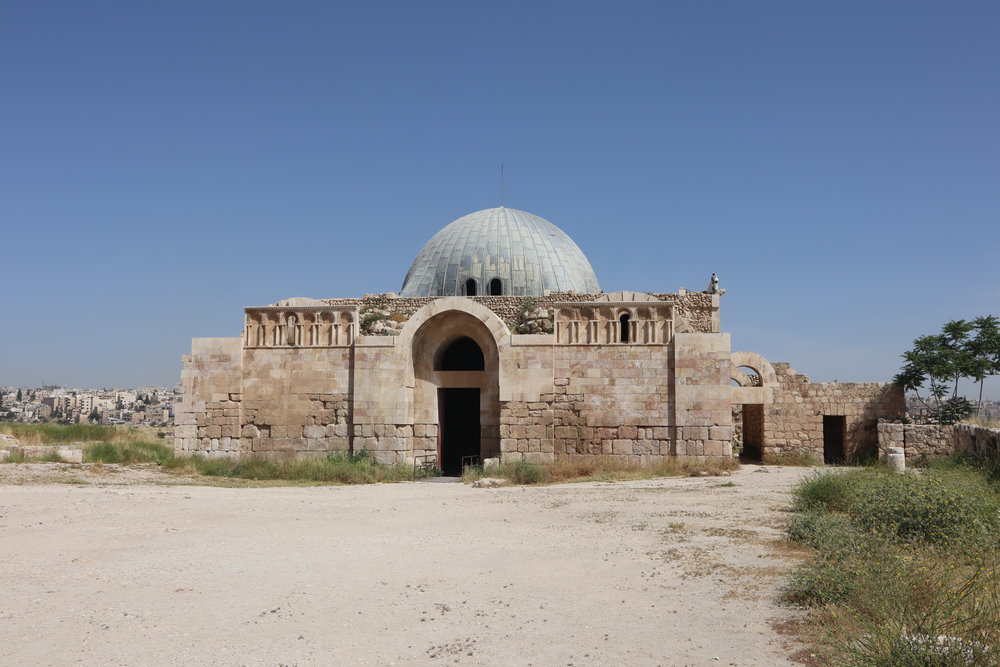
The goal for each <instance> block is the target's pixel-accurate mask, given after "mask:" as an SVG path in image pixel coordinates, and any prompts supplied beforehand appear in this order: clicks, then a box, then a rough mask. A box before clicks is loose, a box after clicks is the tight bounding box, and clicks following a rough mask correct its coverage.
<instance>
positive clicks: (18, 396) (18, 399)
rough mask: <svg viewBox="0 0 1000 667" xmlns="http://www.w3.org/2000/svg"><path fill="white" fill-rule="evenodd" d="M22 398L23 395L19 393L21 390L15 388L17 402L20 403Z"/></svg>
mask: <svg viewBox="0 0 1000 667" xmlns="http://www.w3.org/2000/svg"><path fill="white" fill-rule="evenodd" d="M23 399H24V395H23V394H22V393H21V390H20V389H18V390H17V402H18V403H20V402H21V401H22V400H23Z"/></svg>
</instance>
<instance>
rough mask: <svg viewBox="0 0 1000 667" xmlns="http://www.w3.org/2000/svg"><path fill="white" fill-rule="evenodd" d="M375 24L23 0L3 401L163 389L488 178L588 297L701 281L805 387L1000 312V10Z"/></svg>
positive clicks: (327, 293)
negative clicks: (584, 280)
mask: <svg viewBox="0 0 1000 667" xmlns="http://www.w3.org/2000/svg"><path fill="white" fill-rule="evenodd" d="M389 7H390V8H391V10H392V11H386V8H385V7H381V6H380V7H331V6H327V5H325V4H318V3H317V4H311V3H304V4H302V5H300V6H298V7H297V8H296V10H295V11H291V10H289V9H288V8H280V7H277V6H273V5H269V4H266V3H219V4H213V5H211V6H200V5H198V6H196V5H185V4H183V3H179V4H176V5H174V4H172V5H170V6H169V7H168V6H162V7H149V6H146V7H139V6H136V5H134V4H131V3H124V2H108V3H103V4H101V5H93V6H87V7H84V6H61V7H60V8H59V9H58V10H53V9H52V8H51V7H44V6H40V5H37V4H34V3H15V4H14V5H12V6H10V8H9V9H8V11H7V12H6V16H5V19H6V20H5V21H4V22H3V25H0V54H2V55H4V56H5V58H4V59H5V61H6V62H16V63H18V66H17V67H16V68H10V69H9V70H8V71H7V72H6V73H5V74H4V75H3V76H4V83H5V89H6V90H7V92H8V99H9V102H8V106H7V108H6V109H5V116H6V118H7V122H6V123H4V124H3V125H2V126H0V138H2V141H3V145H4V147H5V149H4V151H3V152H2V155H0V220H2V221H3V223H4V224H3V228H4V231H5V247H6V248H7V249H8V257H7V261H6V262H5V269H6V270H5V271H4V273H3V275H4V277H5V278H6V280H5V281H4V283H5V287H6V288H7V290H6V293H7V297H8V300H9V301H10V302H12V303H13V304H14V308H9V316H8V318H7V320H6V326H4V327H0V384H5V385H12V386H28V385H39V384H41V382H42V380H46V381H48V382H49V383H60V384H66V385H78V386H83V387H86V386H138V385H164V386H174V385H175V384H176V383H177V380H178V378H179V375H180V368H181V363H180V356H181V355H182V354H185V353H187V352H188V350H189V346H190V338H191V337H215V336H234V335H239V333H240V331H239V329H240V323H241V321H242V308H243V307H244V306H245V305H249V304H256V305H265V304H268V303H273V302H275V301H278V300H279V299H284V298H288V297H294V296H308V297H316V298H331V297H355V296H362V295H363V294H365V293H378V292H387V291H394V292H398V291H399V289H400V286H401V285H402V282H403V277H404V276H405V273H406V270H407V268H408V267H409V265H410V262H411V261H412V260H413V258H414V257H415V256H416V254H417V252H418V251H419V250H420V248H421V247H422V246H423V244H424V243H425V242H426V241H427V240H428V239H429V238H430V237H431V235H433V234H434V233H435V232H436V231H437V230H438V229H440V228H441V227H443V226H444V225H445V224H447V223H448V222H450V221H452V220H454V219H456V218H458V217H460V216H463V215H465V214H467V213H470V212H472V211H476V210H480V209H484V208H489V207H492V206H495V205H497V204H499V203H500V202H499V200H500V165H501V163H502V164H504V165H505V166H504V171H505V186H504V189H505V193H504V202H505V204H506V205H507V206H509V207H511V208H517V209H522V210H526V211H529V212H531V213H534V214H537V215H539V216H542V217H544V218H546V219H548V220H550V221H551V222H553V223H554V224H556V225H558V226H559V227H561V228H562V229H563V230H564V231H565V232H566V233H567V234H568V235H569V236H570V237H572V238H573V239H574V240H575V241H576V242H577V243H578V244H579V245H580V247H581V248H582V250H583V251H584V253H586V255H587V257H588V258H589V259H590V261H591V263H592V265H593V267H594V269H595V272H596V274H597V277H598V278H599V280H600V281H601V286H602V288H603V289H604V290H605V291H607V292H612V291H616V290H621V289H626V290H649V291H675V290H677V288H679V287H681V286H683V287H686V288H687V289H690V290H701V289H704V288H705V284H706V283H707V281H708V278H709V276H710V275H711V274H712V273H713V272H714V273H717V274H718V275H719V277H720V280H721V286H722V287H724V288H726V289H727V294H726V295H725V296H724V297H723V302H722V312H721V317H722V330H723V331H726V332H731V333H732V335H733V349H734V350H752V351H755V352H759V353H761V354H763V355H764V356H765V357H767V358H768V359H770V360H771V361H772V362H782V361H787V362H789V363H791V365H792V367H794V368H795V369H796V370H798V371H799V372H800V373H804V374H806V375H808V376H810V377H811V378H812V379H813V380H814V381H830V380H835V379H836V380H840V381H843V382H850V381H887V380H889V379H891V377H892V375H893V374H895V373H896V372H897V371H898V369H899V366H900V364H901V362H902V360H901V358H900V355H901V354H902V353H903V352H904V351H905V350H907V349H908V348H909V347H910V344H911V342H912V340H913V339H915V338H917V337H918V336H921V335H924V334H930V333H935V332H937V331H938V330H939V329H940V326H941V325H942V324H943V323H944V322H946V321H948V320H952V319H971V318H974V317H977V316H980V315H986V314H993V315H1000V266H998V262H996V260H995V257H996V256H997V255H998V253H1000V231H998V230H1000V221H998V219H997V217H998V216H997V211H998V210H1000V192H998V189H997V188H996V186H995V184H996V183H997V182H998V181H1000V158H998V156H1000V150H998V149H1000V130H998V128H997V127H996V123H995V118H996V117H997V115H998V112H1000V86H998V84H997V81H998V80H1000V77H998V76H997V71H996V70H997V63H998V62H1000V58H998V56H1000V45H998V44H997V42H996V40H995V38H994V35H995V31H996V28H997V27H998V25H1000V7H998V6H996V5H994V4H992V3H961V4H957V5H949V6H947V7H944V6H941V5H939V4H936V3H922V2H917V3H907V4H905V5H896V4H892V3H869V4H862V3H844V4H840V5H837V6H829V7H815V6H813V7H807V6H802V5H801V4H797V3H791V2H769V3H761V4H756V5H754V6H752V7H751V6H745V5H741V4H737V3H732V4H723V5H718V6H713V7H708V6H702V5H682V4H670V5H665V6H660V5H647V4H639V3H626V4H624V5H621V6H616V7H615V8H610V7H606V6H601V5H596V4H588V3H574V4H568V3H552V4H546V5H544V6H538V5H537V4H532V3H510V4H507V5H505V6H504V7H502V8H501V7H479V6H470V5H467V4H462V3H440V4H436V5H433V6H429V7H415V6H411V5H408V4H405V3H398V4H390V6H389ZM11 251H13V252H11ZM963 390H964V391H966V392H967V393H969V394H976V393H977V391H978V388H977V387H974V386H973V385H972V383H971V382H968V383H963ZM985 396H986V397H989V398H992V399H998V398H1000V379H998V378H991V379H989V380H988V381H987V384H986V391H985Z"/></svg>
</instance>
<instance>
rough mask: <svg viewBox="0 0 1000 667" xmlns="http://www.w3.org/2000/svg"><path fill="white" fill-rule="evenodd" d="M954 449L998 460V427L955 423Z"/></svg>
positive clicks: (999, 455)
mask: <svg viewBox="0 0 1000 667" xmlns="http://www.w3.org/2000/svg"><path fill="white" fill-rule="evenodd" d="M955 451H956V452H969V453H972V454H978V455H979V456H983V457H986V458H991V459H993V460H995V461H1000V428H986V427H985V426H976V425H974V424H956V425H955Z"/></svg>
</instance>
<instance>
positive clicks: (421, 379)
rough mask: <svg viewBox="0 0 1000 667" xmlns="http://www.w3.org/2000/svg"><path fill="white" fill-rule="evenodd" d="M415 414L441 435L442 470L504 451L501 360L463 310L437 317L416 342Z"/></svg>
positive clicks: (457, 470) (457, 469) (488, 336)
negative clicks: (500, 386) (501, 446)
mask: <svg viewBox="0 0 1000 667" xmlns="http://www.w3.org/2000/svg"><path fill="white" fill-rule="evenodd" d="M412 352H413V376H414V414H415V415H418V416H419V418H420V419H422V420H427V421H428V422H429V423H430V424H433V426H434V428H435V429H436V432H437V457H436V458H437V461H436V463H437V467H438V468H440V469H441V471H442V472H443V473H444V474H445V475H461V474H462V468H463V466H464V465H468V464H472V463H480V462H481V461H482V460H483V459H484V458H490V457H495V456H498V455H499V452H500V426H499V425H500V395H499V393H500V392H499V376H498V368H499V355H498V351H497V345H496V342H495V341H494V339H493V335H492V333H491V332H490V330H489V329H488V328H487V327H486V326H485V325H484V324H483V322H482V321H481V320H479V319H478V318H476V317H474V316H472V315H470V314H469V313H466V312H463V311H445V312H443V313H439V314H438V315H435V316H433V317H432V318H430V319H429V320H427V321H426V322H424V324H423V325H422V326H421V327H420V329H419V330H418V331H417V332H416V334H415V335H414V337H413V347H412Z"/></svg>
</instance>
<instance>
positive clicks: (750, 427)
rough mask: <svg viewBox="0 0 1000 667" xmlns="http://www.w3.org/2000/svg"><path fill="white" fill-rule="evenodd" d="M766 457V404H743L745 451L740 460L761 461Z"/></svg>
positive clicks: (748, 461)
mask: <svg viewBox="0 0 1000 667" xmlns="http://www.w3.org/2000/svg"><path fill="white" fill-rule="evenodd" d="M763 458H764V406H763V405H760V404H754V403H746V404H744V405H743V451H742V453H741V454H740V460H741V461H744V462H746V463H759V462H760V461H762V460H763Z"/></svg>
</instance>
